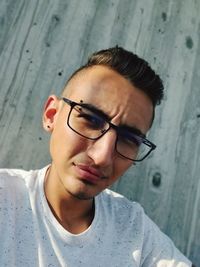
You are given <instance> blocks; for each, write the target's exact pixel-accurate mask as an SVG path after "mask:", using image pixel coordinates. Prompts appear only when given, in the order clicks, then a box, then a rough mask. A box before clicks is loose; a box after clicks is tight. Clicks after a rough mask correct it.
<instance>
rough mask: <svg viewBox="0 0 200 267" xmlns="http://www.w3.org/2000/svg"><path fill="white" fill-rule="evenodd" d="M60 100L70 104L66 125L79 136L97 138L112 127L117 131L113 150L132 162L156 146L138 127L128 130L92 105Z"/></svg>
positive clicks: (143, 156) (139, 159) (65, 99)
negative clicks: (113, 122) (115, 123)
mask: <svg viewBox="0 0 200 267" xmlns="http://www.w3.org/2000/svg"><path fill="white" fill-rule="evenodd" d="M62 100H64V102H65V103H67V104H68V105H70V106H71V109H70V112H69V114H68V118H67V125H68V126H69V128H71V129H72V130H73V131H74V132H75V133H77V134H79V135H80V136H83V137H85V138H87V139H91V140H97V139H99V138H101V137H102V136H103V135H104V134H105V133H107V132H108V131H109V129H111V128H112V129H114V130H115V131H116V133H117V138H116V143H115V150H116V151H117V153H118V154H119V155H120V156H122V157H124V158H126V159H129V160H132V161H134V162H137V161H142V160H143V159H145V158H146V157H147V156H148V155H149V154H150V153H151V152H152V151H153V150H154V149H155V148H156V145H154V144H153V143H151V142H150V141H149V140H147V139H146V138H145V135H144V134H142V133H141V132H140V131H139V130H138V129H134V128H132V127H131V130H130V129H128V128H129V127H127V126H116V125H114V124H112V123H111V122H110V121H109V118H108V116H107V115H106V114H104V113H103V112H102V111H100V110H99V109H97V108H95V107H94V106H92V105H90V104H86V103H76V102H74V101H71V100H69V99H67V98H64V97H63V98H62Z"/></svg>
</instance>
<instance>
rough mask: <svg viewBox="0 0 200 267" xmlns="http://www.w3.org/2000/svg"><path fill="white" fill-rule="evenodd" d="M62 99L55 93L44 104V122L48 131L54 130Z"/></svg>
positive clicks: (44, 126)
mask: <svg viewBox="0 0 200 267" xmlns="http://www.w3.org/2000/svg"><path fill="white" fill-rule="evenodd" d="M59 103H60V100H59V99H58V98H57V96H55V95H50V96H49V97H48V99H47V101H46V103H45V105H44V111H43V117H42V123H43V128H44V130H45V131H47V132H52V131H53V128H54V122H55V118H56V115H57V113H58V111H59V106H60V105H59Z"/></svg>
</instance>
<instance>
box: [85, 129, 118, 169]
mask: <svg viewBox="0 0 200 267" xmlns="http://www.w3.org/2000/svg"><path fill="white" fill-rule="evenodd" d="M116 138H117V134H116V132H115V131H114V130H113V129H110V130H109V131H108V132H107V133H105V134H104V135H103V136H102V137H101V138H99V139H97V140H95V141H92V143H91V145H90V146H89V147H88V150H87V153H88V156H89V157H90V158H91V159H92V160H93V162H94V164H95V165H97V166H100V167H107V166H109V165H111V164H112V162H113V160H114V157H115V143H116Z"/></svg>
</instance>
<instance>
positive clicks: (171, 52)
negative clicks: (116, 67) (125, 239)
mask: <svg viewBox="0 0 200 267" xmlns="http://www.w3.org/2000/svg"><path fill="white" fill-rule="evenodd" d="M199 14H200V1H199V0H123V1H122V0H121V1H120V0H111V1H109V0H107V1H106V0H32V1H26V0H1V1H0V149H1V154H0V167H12V168H25V169H30V168H40V167H42V166H43V165H45V164H46V163H48V162H49V156H48V149H47V146H48V136H47V135H45V134H44V133H43V131H42V127H41V112H42V106H43V102H44V101H45V99H46V98H47V96H48V95H49V94H50V93H52V92H54V93H56V94H58V95H59V93H60V91H61V88H62V87H63V85H64V83H65V80H66V78H67V77H68V76H69V75H70V73H71V72H72V71H73V70H75V68H77V67H78V66H79V65H80V64H81V63H83V62H84V61H85V59H86V58H87V56H88V54H90V53H91V52H93V51H96V50H98V49H102V48H107V47H110V46H113V45H116V44H118V45H122V46H124V47H125V48H127V49H130V50H132V51H133V52H136V53H137V54H138V55H140V56H142V57H144V58H145V59H146V60H148V61H149V62H150V63H151V65H152V67H154V68H155V69H156V70H157V71H158V72H159V73H160V74H161V76H162V78H163V80H164V83H165V86H166V96H165V100H164V102H163V103H162V105H161V106H159V107H158V108H157V115H156V119H155V124H154V126H153V128H152V131H151V133H150V139H151V140H152V141H153V142H155V143H156V144H157V146H158V147H157V150H156V151H155V153H154V154H153V155H152V157H151V158H150V159H149V160H147V161H146V162H144V163H142V164H140V165H139V164H138V165H137V166H135V167H134V168H133V169H131V170H130V171H129V172H128V173H127V174H126V175H125V177H124V178H122V179H121V180H120V181H119V182H118V183H117V184H116V185H115V186H114V189H116V190H118V191H119V192H122V193H123V194H125V195H126V196H128V197H129V198H130V199H133V200H137V201H139V202H140V203H141V204H142V205H143V206H144V207H145V209H146V212H147V213H148V214H149V216H150V217H151V218H153V219H154V221H156V222H157V223H158V224H159V226H160V227H161V229H163V231H165V232H166V233H167V234H168V235H169V236H170V237H171V238H172V239H173V240H174V242H175V243H176V245H177V246H178V247H179V248H180V250H182V251H183V252H184V253H185V254H186V255H187V256H189V257H190V259H192V260H193V261H194V262H195V263H196V264H197V265H199V266H200V215H199V214H200V179H199V178H200V177H199V176H200V157H199V154H200V93H199V91H200V40H199V36H200V15H199Z"/></svg>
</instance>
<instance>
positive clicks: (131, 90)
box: [0, 47, 191, 267]
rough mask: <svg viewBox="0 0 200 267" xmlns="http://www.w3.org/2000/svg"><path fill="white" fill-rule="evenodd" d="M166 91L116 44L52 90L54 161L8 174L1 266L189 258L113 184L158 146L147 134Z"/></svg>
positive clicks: (46, 122)
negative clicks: (58, 94) (60, 90)
mask: <svg viewBox="0 0 200 267" xmlns="http://www.w3.org/2000/svg"><path fill="white" fill-rule="evenodd" d="M162 96H163V85H162V82H161V80H160V78H159V77H158V76H157V75H156V74H155V72H154V71H153V70H152V69H151V68H150V67H149V66H148V64H147V63H146V62H145V61H144V60H142V59H140V58H138V57H137V56H136V55H134V54H132V53H130V52H128V51H126V50H124V49H122V48H119V47H115V48H111V49H108V50H103V51H99V52H97V53H95V54H93V55H92V56H91V58H90V59H89V61H88V63H87V64H86V65H84V66H83V67H81V68H80V69H79V70H77V71H76V72H75V73H74V74H73V75H72V76H71V78H70V79H69V81H68V82H67V84H66V86H65V88H64V91H63V94H62V97H61V98H58V97H56V96H55V95H51V96H50V97H49V98H48V100H47V102H46V105H45V109H44V114H43V126H44V129H45V130H46V131H48V132H49V133H50V134H51V139H50V153H51V157H52V162H51V164H50V165H49V166H47V167H45V168H44V169H42V170H36V171H30V172H26V171H22V170H2V171H1V173H0V178H1V179H0V205H1V207H0V220H1V226H0V235H1V241H0V242H1V253H0V266H45V267H46V266H69V267H71V266H74V267H79V266H80V267H82V266H84V267H86V266H87V267H94V266H100V267H101V266H102V267H105V266H109V267H110V266H114V267H117V266H119V267H122V266H124V267H129V266H143V267H150V266H160V267H161V266H163V267H164V266H170V267H171V266H179V267H187V266H191V263H190V261H189V260H187V259H186V258H185V257H184V256H183V255H182V254H181V253H180V252H179V251H178V250H177V249H176V248H175V246H174V245H173V243H172V241H170V239H169V238H168V237H167V236H165V235H164V234H163V233H161V232H160V230H159V229H158V227H157V226H156V225H155V224H154V223H153V222H152V221H151V220H150V219H149V218H148V217H147V216H146V215H145V213H144V211H143V209H142V208H141V207H140V205H139V204H137V203H132V202H130V201H128V200H127V199H126V198H124V197H123V196H121V195H119V194H116V193H114V192H112V191H110V190H108V189H107V187H108V186H110V185H112V184H113V183H114V182H115V181H116V180H117V179H119V177H120V176H121V175H122V174H123V173H124V172H125V171H126V170H127V169H128V168H129V167H130V166H131V165H132V164H133V163H134V162H136V161H141V160H143V159H144V158H145V157H146V156H148V155H149V154H150V153H151V152H152V151H153V150H154V149H155V145H154V144H153V143H152V142H150V141H149V140H147V139H146V137H145V135H146V133H147V131H148V130H149V128H150V127H151V124H152V122H153V118H154V108H155V105H156V104H158V103H159V102H160V101H161V99H162Z"/></svg>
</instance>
